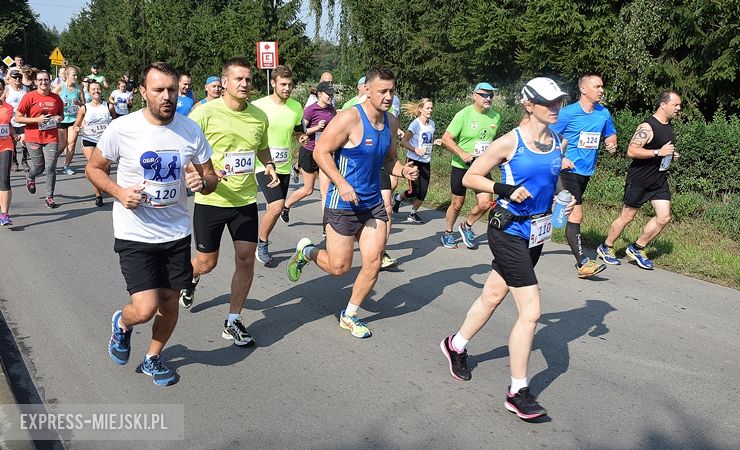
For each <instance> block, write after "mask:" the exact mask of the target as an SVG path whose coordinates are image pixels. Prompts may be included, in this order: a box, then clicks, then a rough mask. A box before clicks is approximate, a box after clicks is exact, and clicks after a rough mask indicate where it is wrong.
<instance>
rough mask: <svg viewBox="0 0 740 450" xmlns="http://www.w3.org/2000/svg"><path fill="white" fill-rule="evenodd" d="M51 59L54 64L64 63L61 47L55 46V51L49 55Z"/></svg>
mask: <svg viewBox="0 0 740 450" xmlns="http://www.w3.org/2000/svg"><path fill="white" fill-rule="evenodd" d="M49 61H51V64H52V65H54V66H61V65H62V64H64V56H62V51H61V50H59V47H57V48H55V49H54V51H53V52H51V55H49Z"/></svg>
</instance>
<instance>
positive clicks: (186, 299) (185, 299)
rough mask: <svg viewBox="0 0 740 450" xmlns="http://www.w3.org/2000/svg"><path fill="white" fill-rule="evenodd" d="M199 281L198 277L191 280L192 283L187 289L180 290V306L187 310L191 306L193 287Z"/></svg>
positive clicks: (193, 293)
mask: <svg viewBox="0 0 740 450" xmlns="http://www.w3.org/2000/svg"><path fill="white" fill-rule="evenodd" d="M199 281H200V275H199V276H197V277H195V278H193V282H192V284H191V285H190V287H189V288H186V289H180V306H182V307H183V308H185V309H187V308H190V307H191V306H193V298H194V297H195V287H196V286H197V285H198V282H199Z"/></svg>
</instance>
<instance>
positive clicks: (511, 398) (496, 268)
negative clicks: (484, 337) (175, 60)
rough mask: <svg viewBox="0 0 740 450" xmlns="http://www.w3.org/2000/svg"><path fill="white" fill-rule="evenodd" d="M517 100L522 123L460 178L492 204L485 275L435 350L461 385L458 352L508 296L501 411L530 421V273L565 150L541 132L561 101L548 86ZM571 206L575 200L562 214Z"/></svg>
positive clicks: (538, 83) (537, 410)
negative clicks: (513, 314) (510, 323)
mask: <svg viewBox="0 0 740 450" xmlns="http://www.w3.org/2000/svg"><path fill="white" fill-rule="evenodd" d="M521 95H522V99H521V101H522V105H523V107H524V117H523V119H522V121H521V123H520V124H519V127H517V128H516V129H514V130H512V131H510V132H509V133H507V134H505V135H504V136H502V137H500V138H499V139H496V140H495V141H493V142H492V143H491V144H490V145H489V146H488V149H487V150H486V151H485V153H484V154H483V155H481V156H480V157H479V158H478V159H476V160H475V162H474V163H473V165H472V166H471V167H470V169H468V171H467V173H466V174H465V177H464V178H463V184H464V185H465V187H467V188H470V189H474V190H476V191H477V192H491V193H494V194H498V196H499V197H498V206H497V207H495V208H494V209H493V210H492V211H491V213H490V216H489V219H490V220H489V227H488V245H489V246H490V248H491V252H492V253H493V257H494V260H493V262H492V265H493V271H492V272H491V275H490V276H489V277H488V280H486V284H485V286H484V287H483V292H482V293H481V295H480V297H478V298H477V299H476V300H475V302H473V306H471V308H470V310H469V311H468V313H467V316H466V318H465V322H464V323H463V325H462V327H461V328H460V330H459V331H458V332H457V333H456V334H454V335H451V336H448V337H447V338H445V339H444V340H443V341H442V342H441V343H440V348H441V349H442V353H443V354H444V356H445V357H446V358H447V361H448V363H449V368H450V373H451V374H452V376H453V377H454V378H456V379H458V380H464V381H467V380H469V379H470V376H471V374H470V371H469V370H468V367H467V361H466V358H467V352H466V350H465V346H466V345H467V344H468V341H469V340H470V339H472V338H473V336H475V335H476V333H478V331H480V329H481V328H482V327H483V325H485V323H486V322H487V321H488V319H490V318H491V315H492V314H493V312H494V311H495V310H496V307H498V305H499V304H500V303H501V302H502V301H503V299H504V298H505V297H506V294H508V293H509V292H511V293H512V296H513V297H514V301H515V302H516V306H517V311H518V312H519V316H518V318H517V321H516V323H515V324H514V327H513V328H512V330H511V335H510V337H509V355H510V364H509V366H510V370H511V384H510V386H509V389H508V390H507V392H506V398H505V400H504V406H505V407H506V409H507V410H509V411H511V412H513V413H515V414H516V415H517V416H519V417H520V418H522V419H525V420H530V419H534V418H536V417H540V416H543V415H546V414H547V411H545V408H543V407H542V406H540V404H539V403H538V402H537V400H536V398H535V396H534V395H532V394H531V393H530V391H529V382H528V380H527V366H528V363H529V353H530V351H531V348H532V341H533V339H534V333H535V329H536V326H537V321H538V320H539V318H540V290H539V286H538V285H537V277H536V276H535V273H534V266H535V264H537V260H538V259H539V257H540V254H541V252H542V247H543V244H544V242H546V241H548V240H550V234H551V233H552V226H551V224H550V211H551V208H552V204H553V200H554V194H555V184H556V183H557V178H558V174H559V173H560V169H561V163H562V154H563V152H564V150H565V148H564V144H562V143H561V140H560V137H559V136H557V135H556V134H555V133H554V132H552V131H551V130H550V128H549V125H550V124H554V123H555V122H557V119H558V112H559V111H560V108H561V106H562V102H563V99H564V98H565V97H567V96H568V95H567V94H566V93H565V92H563V91H562V90H561V89H560V87H558V85H557V84H556V83H555V82H554V81H552V80H551V79H549V78H535V79H533V80H530V81H529V82H528V83H527V84H526V85H525V86H524V88H523V89H522V93H521ZM496 166H499V168H500V169H501V175H502V181H503V182H502V183H493V182H491V180H489V179H487V178H486V175H487V174H489V173H490V172H491V170H493V168H494V167H496ZM573 205H575V199H574V200H573V201H572V202H571V204H570V205H568V207H567V209H566V213H570V211H571V209H572V208H573Z"/></svg>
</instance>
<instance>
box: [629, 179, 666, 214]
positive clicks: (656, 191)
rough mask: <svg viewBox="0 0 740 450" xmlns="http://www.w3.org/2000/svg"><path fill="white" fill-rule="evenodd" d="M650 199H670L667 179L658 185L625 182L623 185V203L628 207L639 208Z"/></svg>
mask: <svg viewBox="0 0 740 450" xmlns="http://www.w3.org/2000/svg"><path fill="white" fill-rule="evenodd" d="M652 200H668V201H671V188H670V186H669V185H668V180H665V181H664V182H663V183H661V184H659V185H658V186H650V187H645V186H637V185H634V184H630V183H627V184H626V185H625V186H624V204H625V205H626V206H629V207H630V208H639V207H641V206H642V205H644V204H645V203H647V202H649V201H652Z"/></svg>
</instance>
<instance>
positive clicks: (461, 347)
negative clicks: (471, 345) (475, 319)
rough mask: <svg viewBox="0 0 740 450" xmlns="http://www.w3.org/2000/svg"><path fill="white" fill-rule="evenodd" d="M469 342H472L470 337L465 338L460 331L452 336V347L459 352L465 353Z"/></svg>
mask: <svg viewBox="0 0 740 450" xmlns="http://www.w3.org/2000/svg"><path fill="white" fill-rule="evenodd" d="M468 342H470V339H465V338H464V337H462V335H461V334H460V333H457V334H456V335H454V336H453V337H452V349H453V350H455V351H456V352H458V353H463V352H464V351H465V346H466V345H468Z"/></svg>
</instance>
